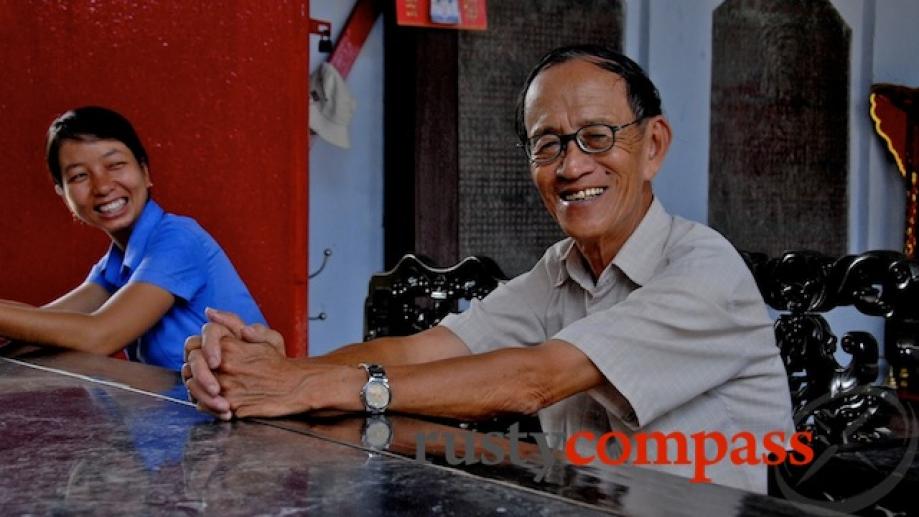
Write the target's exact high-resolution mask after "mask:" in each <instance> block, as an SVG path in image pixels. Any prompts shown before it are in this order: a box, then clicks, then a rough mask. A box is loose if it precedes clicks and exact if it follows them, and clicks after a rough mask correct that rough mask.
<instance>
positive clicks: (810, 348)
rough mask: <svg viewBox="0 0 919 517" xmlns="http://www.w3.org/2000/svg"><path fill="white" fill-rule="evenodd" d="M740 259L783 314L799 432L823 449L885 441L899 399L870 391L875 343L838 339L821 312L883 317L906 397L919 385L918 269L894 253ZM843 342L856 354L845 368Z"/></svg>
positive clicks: (781, 338)
mask: <svg viewBox="0 0 919 517" xmlns="http://www.w3.org/2000/svg"><path fill="white" fill-rule="evenodd" d="M741 255H742V256H743V257H744V259H745V260H746V262H747V265H748V266H749V267H750V269H751V270H752V271H753V275H754V277H755V278H756V282H757V284H758V286H759V289H760V291H761V292H762V294H763V298H764V299H765V301H766V303H767V304H769V305H770V306H771V307H772V308H773V309H775V310H778V311H785V312H784V313H783V314H781V315H780V316H779V318H778V319H777V320H776V322H775V332H776V341H777V343H778V346H779V348H780V350H781V355H782V359H783V361H784V363H785V368H786V370H787V373H788V384H789V388H790V389H791V398H792V405H793V409H794V411H795V415H796V422H795V423H796V425H797V426H798V428H799V430H811V431H812V432H813V433H814V437H815V441H816V442H817V443H816V445H817V446H818V447H819V446H821V445H823V446H830V445H835V446H843V447H845V446H857V445H858V444H870V443H876V442H877V441H878V440H882V439H884V438H885V437H886V434H887V433H889V429H886V428H885V427H884V424H885V423H884V418H883V412H882V411H880V410H881V408H882V406H884V405H885V400H884V399H885V397H894V398H895V396H894V395H893V391H892V390H889V389H885V388H880V387H874V388H872V387H871V386H872V384H873V383H874V381H875V380H876V379H877V376H878V357H879V350H878V343H877V340H876V339H875V338H874V336H872V335H871V334H870V333H868V332H848V333H846V334H845V335H844V336H843V337H842V340H841V341H840V340H838V339H837V336H836V335H835V334H833V332H832V330H831V329H830V326H829V324H828V323H827V321H826V319H824V317H823V316H822V315H821V313H824V312H826V311H829V310H831V309H833V308H836V307H843V306H853V307H855V308H856V309H857V310H858V311H860V312H861V313H863V314H867V315H871V316H879V317H882V318H884V319H885V321H886V323H887V331H886V333H885V334H886V340H885V356H886V358H887V360H888V362H889V363H890V364H891V366H892V373H893V377H894V380H895V382H896V383H897V387H898V388H899V390H900V392H901V395H903V396H907V394H908V393H909V392H915V389H916V388H917V387H919V383H917V380H919V379H917V378H916V376H917V374H919V347H917V338H919V324H917V322H919V264H917V262H916V261H913V260H909V259H907V258H906V257H905V256H904V255H903V254H901V253H897V252H893V251H870V252H867V253H862V254H859V255H846V256H843V257H840V258H833V257H828V256H826V255H822V254H820V253H816V252H810V251H794V252H786V253H785V254H783V255H782V256H781V257H775V258H769V257H767V256H766V255H764V254H761V253H747V252H741ZM837 342H840V344H841V346H842V349H843V350H844V351H845V352H847V353H849V354H851V355H852V360H851V362H850V363H849V365H848V366H846V367H843V366H842V365H840V364H839V363H838V362H837V361H836V359H835V358H834V355H833V354H834V352H835V351H836V347H837ZM887 409H889V407H888V408H887ZM887 416H889V415H887Z"/></svg>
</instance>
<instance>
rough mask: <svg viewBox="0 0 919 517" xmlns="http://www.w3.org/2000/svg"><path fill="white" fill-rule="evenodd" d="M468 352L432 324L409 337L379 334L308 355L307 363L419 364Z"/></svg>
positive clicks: (451, 334) (442, 329) (449, 335)
mask: <svg viewBox="0 0 919 517" xmlns="http://www.w3.org/2000/svg"><path fill="white" fill-rule="evenodd" d="M468 354H469V349H468V348H466V345H464V344H463V343H462V341H460V340H459V338H457V337H456V336H455V335H454V334H453V333H452V332H450V331H449V330H447V329H446V328H443V327H435V328H432V329H429V330H426V331H424V332H421V333H419V334H415V335H412V336H403V337H383V338H378V339H374V340H373V341H368V342H366V343H354V344H351V345H347V346H344V347H341V348H339V349H337V350H334V351H332V352H329V353H328V354H326V355H321V356H317V357H312V358H310V362H313V363H316V364H341V365H349V366H356V365H357V364H359V363H378V364H385V365H398V364H419V363H428V362H432V361H438V360H442V359H449V358H452V357H460V356H464V355H468Z"/></svg>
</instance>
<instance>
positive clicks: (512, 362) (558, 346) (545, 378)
mask: <svg viewBox="0 0 919 517" xmlns="http://www.w3.org/2000/svg"><path fill="white" fill-rule="evenodd" d="M386 371H387V374H388V376H389V379H390V385H391V386H392V391H393V399H392V403H391V406H390V408H391V410H392V411H398V412H404V413H414V414H423V415H429V416H437V417H446V418H457V419H472V420H475V419H482V418H488V417H491V416H495V415H500V414H533V413H535V412H536V411H538V410H539V409H541V408H543V407H546V406H548V405H550V404H553V403H555V402H557V401H559V400H561V399H564V398H567V397H570V396H571V395H574V394H575V393H579V392H581V391H585V390H588V389H590V388H593V387H596V386H599V385H601V384H602V383H603V382H605V379H604V377H603V375H602V374H601V373H600V371H599V370H597V368H596V367H595V366H594V365H593V363H591V362H590V360H589V359H588V358H587V357H586V356H584V355H583V353H581V352H580V351H579V350H577V349H576V348H575V347H573V346H572V345H570V344H567V343H562V342H550V343H546V344H543V345H540V346H539V347H530V348H507V349H502V350H498V351H495V352H491V353H487V354H479V355H470V356H466V357H458V358H452V359H446V360H440V361H435V362H431V363H424V364H415V365H393V366H387V367H386Z"/></svg>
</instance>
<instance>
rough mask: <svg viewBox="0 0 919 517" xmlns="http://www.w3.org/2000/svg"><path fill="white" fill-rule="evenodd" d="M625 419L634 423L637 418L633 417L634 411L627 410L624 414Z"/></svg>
mask: <svg viewBox="0 0 919 517" xmlns="http://www.w3.org/2000/svg"><path fill="white" fill-rule="evenodd" d="M625 421H626V422H628V423H630V424H634V423H637V422H638V418H636V417H635V411H629V414H628V415H625Z"/></svg>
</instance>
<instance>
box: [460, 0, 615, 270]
mask: <svg viewBox="0 0 919 517" xmlns="http://www.w3.org/2000/svg"><path fill="white" fill-rule="evenodd" d="M622 20H623V9H622V5H621V3H620V2H619V1H618V0H617V1H610V0H590V1H585V0H580V1H575V0H543V1H539V2H528V3H527V5H526V7H525V8H524V7H522V6H521V3H519V2H490V3H489V4H488V24H489V28H488V31H486V32H464V33H462V34H460V36H459V52H458V54H459V91H460V96H459V253H460V255H461V256H469V255H485V256H488V257H491V258H493V259H495V260H496V261H497V262H498V264H499V265H500V266H501V268H502V269H503V270H504V271H505V273H507V274H509V275H516V274H518V273H522V272H523V271H526V270H528V269H530V268H531V267H532V266H533V264H534V263H535V262H536V260H538V259H539V257H540V256H542V254H543V252H544V251H545V249H546V247H548V246H549V245H550V244H551V243H553V242H555V241H557V240H558V239H560V238H562V237H564V235H563V234H562V232H561V230H560V229H559V227H558V225H557V224H556V223H555V221H554V220H552V218H551V217H550V216H549V215H548V214H547V213H546V210H545V208H544V207H543V204H542V201H541V200H540V198H539V194H538V192H537V191H536V188H535V187H534V186H533V184H532V181H531V180H530V176H529V172H528V168H527V164H526V160H525V159H524V157H523V154H522V153H521V152H520V151H519V150H518V149H517V148H516V147H515V143H516V142H517V139H516V135H515V134H514V109H513V107H514V102H515V100H516V96H517V93H518V91H519V89H520V87H521V86H522V85H523V81H524V80H525V79H526V75H527V73H528V72H529V70H530V68H531V67H532V66H533V65H534V64H535V63H536V61H537V60H538V59H539V58H540V57H541V56H542V55H543V54H544V53H545V52H547V51H548V50H551V49H552V48H554V47H557V46H560V45H566V44H575V43H599V44H605V45H608V46H610V47H612V48H616V49H620V48H621V46H622V23H623V22H622Z"/></svg>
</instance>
